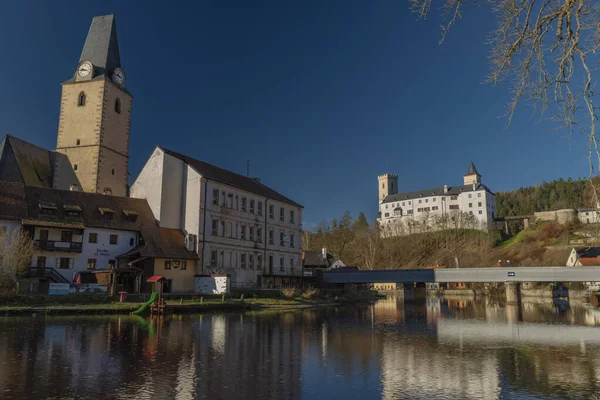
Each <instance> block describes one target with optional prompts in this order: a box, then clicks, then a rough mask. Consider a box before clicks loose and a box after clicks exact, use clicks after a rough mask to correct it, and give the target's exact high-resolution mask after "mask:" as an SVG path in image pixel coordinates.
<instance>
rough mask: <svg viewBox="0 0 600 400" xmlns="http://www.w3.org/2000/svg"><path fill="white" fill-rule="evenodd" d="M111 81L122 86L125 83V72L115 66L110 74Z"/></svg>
mask: <svg viewBox="0 0 600 400" xmlns="http://www.w3.org/2000/svg"><path fill="white" fill-rule="evenodd" d="M112 79H113V82H114V83H116V84H117V85H120V86H123V84H124V83H125V72H124V71H123V70H122V69H121V68H116V69H115V72H113V76H112Z"/></svg>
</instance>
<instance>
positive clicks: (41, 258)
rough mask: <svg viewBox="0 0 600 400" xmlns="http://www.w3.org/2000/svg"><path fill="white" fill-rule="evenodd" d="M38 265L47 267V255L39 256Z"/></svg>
mask: <svg viewBox="0 0 600 400" xmlns="http://www.w3.org/2000/svg"><path fill="white" fill-rule="evenodd" d="M36 266H37V267H38V268H46V257H45V256H38V258H37V263H36Z"/></svg>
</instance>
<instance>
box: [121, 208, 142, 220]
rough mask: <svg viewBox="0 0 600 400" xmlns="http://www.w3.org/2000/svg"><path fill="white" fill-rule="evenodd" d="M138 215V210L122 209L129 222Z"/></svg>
mask: <svg viewBox="0 0 600 400" xmlns="http://www.w3.org/2000/svg"><path fill="white" fill-rule="evenodd" d="M138 215H139V214H138V212H137V211H135V210H123V216H124V217H125V218H126V219H128V220H129V221H131V222H135V221H136V220H137V217H138Z"/></svg>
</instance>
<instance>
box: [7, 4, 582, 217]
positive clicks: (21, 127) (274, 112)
mask: <svg viewBox="0 0 600 400" xmlns="http://www.w3.org/2000/svg"><path fill="white" fill-rule="evenodd" d="M111 12H114V13H115V15H116V19H117V32H118V36H119V46H120V50H121V61H122V64H123V67H124V69H125V72H126V73H127V82H126V86H127V88H128V89H129V90H130V91H131V93H133V95H134V104H133V115H132V124H131V150H130V151H131V153H130V173H131V175H132V179H133V178H135V177H136V176H137V174H138V172H139V171H140V169H141V168H142V166H143V164H144V162H145V160H146V159H147V157H148V156H149V155H150V153H151V152H152V150H153V148H154V147H155V146H156V145H162V146H165V147H167V148H170V149H173V150H176V151H179V152H182V153H186V154H188V155H190V156H193V157H196V158H199V159H202V160H205V161H207V162H210V163H213V164H216V165H219V166H221V167H224V168H227V169H230V170H233V171H236V172H239V173H245V171H246V160H248V159H249V160H251V162H252V169H251V174H252V175H253V176H257V177H260V178H261V180H262V181H263V182H264V183H266V184H267V185H269V186H271V187H273V188H274V189H276V190H277V191H279V192H281V193H282V194H284V195H286V196H288V197H290V198H292V199H293V200H295V201H297V202H299V203H301V204H303V205H304V207H305V210H304V225H305V226H307V227H309V228H310V227H311V226H314V225H315V224H317V223H318V222H319V221H320V220H322V219H324V218H326V219H330V218H333V217H336V216H340V215H341V214H342V213H343V212H344V211H345V210H350V211H351V212H352V214H353V216H356V215H357V214H358V213H359V212H360V211H364V212H365V214H366V215H367V217H368V218H369V220H370V221H373V219H374V217H375V215H376V212H377V175H379V174H382V173H384V172H392V173H396V174H398V177H399V186H400V190H407V191H408V190H417V189H421V188H427V187H435V186H441V185H443V184H448V185H455V184H461V183H462V175H463V174H464V173H465V172H466V170H467V167H468V165H469V161H471V160H473V161H474V162H475V164H476V166H477V169H478V170H479V172H480V173H481V174H482V175H483V182H484V183H485V184H487V185H488V186H489V187H490V188H491V189H492V190H495V191H502V190H508V189H512V188H517V187H520V186H526V185H533V184H535V183H538V182H540V183H541V182H542V181H544V180H546V181H548V180H552V179H555V178H559V177H564V178H567V177H574V178H575V177H582V176H587V174H588V166H587V163H586V161H585V159H584V158H585V155H586V154H585V142H584V141H583V138H581V137H574V138H572V139H571V141H570V142H569V141H568V140H567V139H566V138H565V137H564V136H565V134H566V133H565V132H564V131H557V130H553V129H551V128H552V127H553V125H551V124H550V123H547V122H541V123H540V122H539V118H538V117H537V116H533V115H532V109H531V108H530V107H529V106H528V105H527V103H524V104H523V105H522V107H521V108H520V109H519V110H518V113H517V115H516V116H515V119H514V121H513V124H512V126H511V127H510V129H509V130H508V131H505V130H504V127H505V124H506V120H504V119H502V118H501V115H502V114H503V112H504V106H505V104H506V102H507V100H508V98H509V93H508V88H507V87H506V85H502V86H499V87H495V88H492V87H490V86H489V85H486V84H484V83H483V80H484V78H485V75H486V73H487V71H488V66H487V54H488V51H489V48H488V46H487V45H486V38H487V35H488V32H489V30H490V29H491V28H493V27H494V26H495V22H494V20H493V18H492V17H491V14H490V13H489V11H486V10H485V9H479V10H467V12H466V13H465V16H464V18H463V20H462V21H460V23H459V24H458V25H457V26H456V27H455V29H454V30H453V31H452V33H451V35H450V36H449V38H448V40H447V42H446V43H445V44H443V45H441V46H440V45H438V41H439V38H440V20H439V19H437V18H430V19H428V20H426V21H417V19H416V16H415V15H414V14H411V13H410V12H409V9H408V2H406V1H394V0H389V1H378V2H370V1H364V0H363V1H348V0H340V1H334V0H328V1H317V0H309V1H303V2H287V1H252V2H249V1H245V0H239V1H210V2H209V1H197V2H190V3H177V2H169V3H165V2H155V3H152V2H144V3H141V2H140V3H137V2H136V3H134V2H130V1H119V2H116V1H103V2H92V3H89V2H81V1H60V2H46V1H40V2H33V1H23V2H19V1H17V2H9V3H5V4H2V11H1V12H0V51H1V54H2V62H1V63H0V77H1V78H0V134H1V135H4V134H5V133H10V134H13V135H15V136H19V137H21V138H23V139H25V140H28V141H31V142H33V143H35V144H38V145H40V146H43V147H46V148H54V147H55V145H56V132H57V126H58V113H59V106H60V83H61V82H63V81H66V80H67V79H69V78H70V77H71V76H72V75H73V73H74V71H75V66H76V64H77V62H78V60H79V55H80V52H81V49H82V47H83V43H84V41H85V36H86V34H87V30H88V28H89V24H90V22H91V19H92V17H93V16H94V15H103V14H108V13H111Z"/></svg>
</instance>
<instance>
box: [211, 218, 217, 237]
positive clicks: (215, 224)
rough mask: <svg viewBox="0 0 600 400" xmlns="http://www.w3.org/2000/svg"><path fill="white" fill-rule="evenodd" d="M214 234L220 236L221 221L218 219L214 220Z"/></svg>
mask: <svg viewBox="0 0 600 400" xmlns="http://www.w3.org/2000/svg"><path fill="white" fill-rule="evenodd" d="M212 234H213V236H217V235H218V234H219V221H217V220H216V219H213V220H212Z"/></svg>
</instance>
